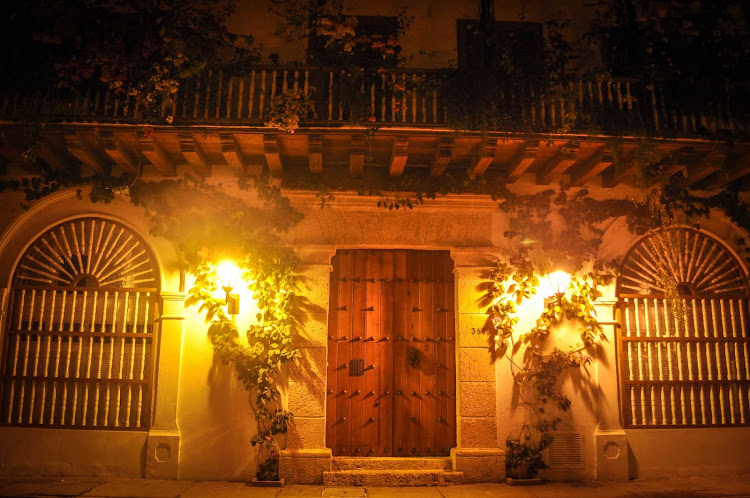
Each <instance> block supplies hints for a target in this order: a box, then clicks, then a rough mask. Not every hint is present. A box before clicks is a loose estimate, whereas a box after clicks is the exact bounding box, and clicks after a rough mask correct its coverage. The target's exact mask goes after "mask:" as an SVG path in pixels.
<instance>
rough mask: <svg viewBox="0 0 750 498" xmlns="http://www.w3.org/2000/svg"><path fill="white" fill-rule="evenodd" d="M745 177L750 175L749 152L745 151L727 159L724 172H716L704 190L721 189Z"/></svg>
mask: <svg viewBox="0 0 750 498" xmlns="http://www.w3.org/2000/svg"><path fill="white" fill-rule="evenodd" d="M746 175H750V151H747V150H745V151H742V152H739V153H736V154H733V155H732V156H731V157H729V158H727V160H726V162H725V164H724V171H719V172H717V173H716V174H715V175H714V177H713V178H712V179H711V180H710V181H709V182H708V183H707V184H706V188H707V189H714V188H721V187H724V186H725V185H727V184H729V183H731V182H733V181H735V180H739V179H740V178H742V177H743V176H746Z"/></svg>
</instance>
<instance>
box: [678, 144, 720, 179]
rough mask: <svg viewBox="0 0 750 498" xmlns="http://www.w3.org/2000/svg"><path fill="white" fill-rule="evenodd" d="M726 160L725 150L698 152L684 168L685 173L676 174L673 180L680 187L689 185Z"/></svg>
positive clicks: (707, 175) (714, 169) (713, 170)
mask: <svg viewBox="0 0 750 498" xmlns="http://www.w3.org/2000/svg"><path fill="white" fill-rule="evenodd" d="M726 160H727V151H726V150H724V149H712V150H710V151H708V152H704V153H702V154H699V155H698V156H697V157H696V158H694V159H693V160H692V161H691V162H690V163H689V164H688V165H687V168H686V173H687V174H686V175H677V176H676V177H675V178H674V179H673V181H674V182H675V184H676V185H677V186H679V187H681V188H685V187H690V186H692V185H695V184H696V183H699V182H700V181H702V180H704V179H706V178H708V177H709V176H711V175H712V174H714V173H715V172H717V171H719V169H720V168H721V166H722V164H724V162H725V161H726Z"/></svg>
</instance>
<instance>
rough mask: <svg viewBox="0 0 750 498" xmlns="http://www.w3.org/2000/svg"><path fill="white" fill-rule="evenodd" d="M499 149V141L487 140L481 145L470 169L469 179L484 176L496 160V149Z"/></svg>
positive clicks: (494, 139)
mask: <svg viewBox="0 0 750 498" xmlns="http://www.w3.org/2000/svg"><path fill="white" fill-rule="evenodd" d="M496 148H497V139H496V138H492V139H487V140H486V141H484V142H483V143H480V144H479V147H478V150H477V154H476V155H475V157H474V159H473V161H472V165H471V166H470V168H469V177H471V178H473V177H476V176H482V175H483V174H484V172H485V171H486V170H487V168H489V167H490V164H492V161H494V160H495V149H496Z"/></svg>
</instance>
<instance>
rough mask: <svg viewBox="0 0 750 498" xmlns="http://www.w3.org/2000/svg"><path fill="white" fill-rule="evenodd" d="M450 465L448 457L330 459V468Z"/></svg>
mask: <svg viewBox="0 0 750 498" xmlns="http://www.w3.org/2000/svg"><path fill="white" fill-rule="evenodd" d="M451 466H452V463H451V459H450V458H448V457H426V458H394V457H371V458H357V457H334V458H333V459H332V460H331V470H451Z"/></svg>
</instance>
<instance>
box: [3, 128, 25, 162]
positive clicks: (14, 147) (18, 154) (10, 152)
mask: <svg viewBox="0 0 750 498" xmlns="http://www.w3.org/2000/svg"><path fill="white" fill-rule="evenodd" d="M3 135H5V133H3ZM0 156H2V157H4V158H5V160H6V161H7V162H8V163H10V164H15V163H22V162H24V158H23V150H22V148H21V147H19V146H18V144H17V143H16V142H15V140H12V139H10V138H9V137H8V136H7V135H6V136H2V137H0Z"/></svg>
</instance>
